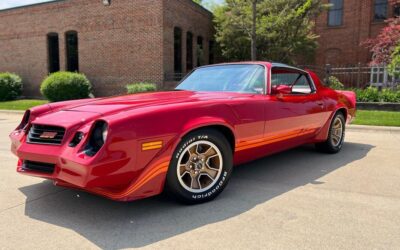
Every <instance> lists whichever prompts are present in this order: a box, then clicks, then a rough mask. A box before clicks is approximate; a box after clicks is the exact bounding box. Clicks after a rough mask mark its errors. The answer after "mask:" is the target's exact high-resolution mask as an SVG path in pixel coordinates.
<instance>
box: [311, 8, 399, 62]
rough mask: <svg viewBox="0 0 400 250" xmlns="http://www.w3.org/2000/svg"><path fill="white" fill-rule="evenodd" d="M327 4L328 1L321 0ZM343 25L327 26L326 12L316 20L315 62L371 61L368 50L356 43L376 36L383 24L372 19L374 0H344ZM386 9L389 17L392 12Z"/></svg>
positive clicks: (390, 9)
mask: <svg viewBox="0 0 400 250" xmlns="http://www.w3.org/2000/svg"><path fill="white" fill-rule="evenodd" d="M325 2H326V3H328V0H326V1H325ZM343 2H344V12H343V25H342V26H339V27H328V25H327V22H328V21H327V20H328V16H327V11H325V12H324V13H322V14H321V15H320V16H319V17H318V18H317V20H316V27H315V32H316V33H317V34H318V35H319V36H320V38H319V39H318V42H319V48H318V50H317V54H316V57H315V63H316V64H318V65H324V64H327V63H329V64H332V65H354V64H357V63H362V64H366V63H368V62H369V61H370V60H371V54H370V53H369V51H368V49H366V48H365V47H363V46H362V45H360V44H361V43H362V42H363V41H365V40H366V39H368V38H373V37H376V36H377V34H379V31H380V30H381V29H382V28H383V27H384V26H385V23H383V22H375V21H374V20H373V12H374V9H373V8H374V0H344V1H343ZM388 8H389V16H391V15H392V14H393V9H392V7H388Z"/></svg>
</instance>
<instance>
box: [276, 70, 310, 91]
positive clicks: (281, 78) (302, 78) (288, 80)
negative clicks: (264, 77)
mask: <svg viewBox="0 0 400 250" xmlns="http://www.w3.org/2000/svg"><path fill="white" fill-rule="evenodd" d="M271 88H272V93H278V92H281V93H285V94H310V93H312V92H313V87H312V85H311V83H310V80H309V78H308V76H307V75H306V74H304V73H301V72H299V71H295V70H292V69H273V70H272V74H271Z"/></svg>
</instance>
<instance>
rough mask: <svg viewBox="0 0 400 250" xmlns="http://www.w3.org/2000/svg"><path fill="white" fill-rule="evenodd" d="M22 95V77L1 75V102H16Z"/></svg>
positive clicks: (9, 74) (8, 74) (7, 74)
mask: <svg viewBox="0 0 400 250" xmlns="http://www.w3.org/2000/svg"><path fill="white" fill-rule="evenodd" d="M21 94H22V80H21V77H19V76H17V75H16V74H12V73H0V101H11V100H15V99H17V98H18V97H19V96H20V95H21Z"/></svg>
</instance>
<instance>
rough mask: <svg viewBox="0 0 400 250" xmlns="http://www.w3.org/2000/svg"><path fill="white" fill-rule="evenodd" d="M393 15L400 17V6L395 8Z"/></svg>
mask: <svg viewBox="0 0 400 250" xmlns="http://www.w3.org/2000/svg"><path fill="white" fill-rule="evenodd" d="M393 15H394V16H395V17H400V4H397V5H395V6H394V9H393Z"/></svg>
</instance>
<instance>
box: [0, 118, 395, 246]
mask: <svg viewBox="0 0 400 250" xmlns="http://www.w3.org/2000/svg"><path fill="white" fill-rule="evenodd" d="M19 119H20V116H19V115H5V114H1V113H0V157H1V158H0V159H1V168H0V232H1V233H0V248H2V249H42V248H48V249H57V248H60V249H74V248H75V249H98V248H105V249H122V248H141V247H143V248H148V249H165V248H170V249H228V248H229V249H400V132H390V131H375V130H370V131H366V130H349V131H347V134H346V144H345V145H344V147H343V150H342V152H340V153H339V154H337V155H325V154H320V153H317V152H315V151H314V149H313V147H310V146H304V147H300V148H297V149H293V150H290V151H288V152H284V153H280V154H277V155H274V156H270V157H267V158H264V159H261V160H258V161H255V162H252V163H250V164H246V165H243V166H240V167H238V168H236V169H235V171H234V174H233V177H232V179H231V182H230V184H229V185H228V187H227V189H226V190H225V191H224V192H223V193H222V195H221V196H220V197H219V198H218V199H216V200H215V201H213V202H211V203H207V204H202V205H197V206H183V205H180V204H177V203H175V202H173V201H170V200H168V199H167V198H166V197H164V196H158V197H154V198H150V199H145V200H141V201H136V202H130V203H119V202H114V201H110V200H106V199H104V198H101V197H97V196H94V195H91V194H87V193H84V192H80V191H75V190H67V189H63V188H59V187H55V186H53V184H52V183H51V182H49V181H46V180H42V179H38V178H33V177H29V176H21V175H18V174H16V172H15V165H16V158H15V157H14V156H13V155H12V154H11V153H10V152H9V140H8V133H9V132H10V131H11V130H12V129H13V128H14V127H16V125H17V123H18V121H19Z"/></svg>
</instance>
